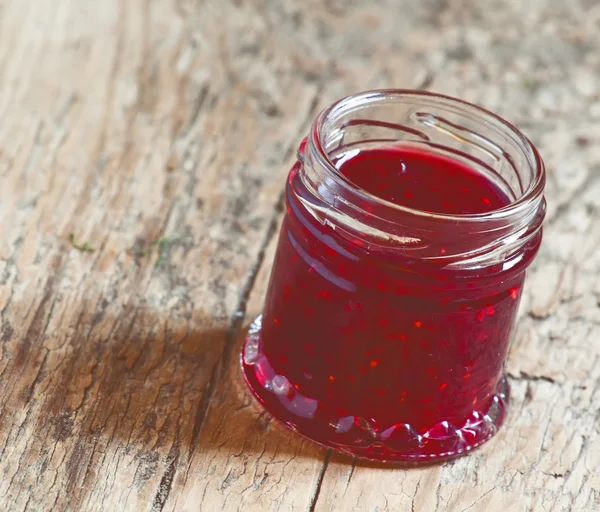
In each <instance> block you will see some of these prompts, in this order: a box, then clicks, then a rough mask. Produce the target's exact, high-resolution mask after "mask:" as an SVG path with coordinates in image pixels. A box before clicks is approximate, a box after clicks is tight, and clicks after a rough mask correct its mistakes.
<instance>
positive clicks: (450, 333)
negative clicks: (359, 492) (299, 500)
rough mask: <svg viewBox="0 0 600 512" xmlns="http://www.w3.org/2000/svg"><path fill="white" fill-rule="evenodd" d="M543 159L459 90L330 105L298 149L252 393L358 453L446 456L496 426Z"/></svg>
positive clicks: (253, 360) (252, 342)
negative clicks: (452, 94) (461, 96)
mask: <svg viewBox="0 0 600 512" xmlns="http://www.w3.org/2000/svg"><path fill="white" fill-rule="evenodd" d="M544 182H545V171H544V164H543V162H542V159H541V158H540V156H539V154H538V152H537V150H536V148H535V147H534V146H533V145H532V144H531V142H530V141H529V140H528V139H527V138H526V137H525V136H524V135H523V134H522V133H521V132H519V131H518V130H517V129H516V128H515V127H514V126H512V125H511V124H509V123H508V122H506V121H504V120H503V119H501V118H499V117H498V116H496V115H494V114H492V113H490V112H488V111H486V110H484V109H481V108H479V107H477V106H475V105H471V104H469V103H466V102H463V101H460V100H458V99H454V98H450V97H446V96H441V95H438V94H432V93H427V92H422V91H406V90H382V91H372V92H365V93H361V94H358V95H355V96H350V97H347V98H345V99H342V100H340V101H338V102H337V103H335V104H333V105H331V106H330V107H328V108H326V109H325V110H324V111H323V112H321V113H320V114H319V115H318V116H317V118H316V119H315V121H314V123H313V125H312V127H311V130H310V133H309V135H308V137H307V138H306V139H305V140H304V141H303V142H302V143H301V144H300V148H299V150H298V160H297V162H296V163H295V164H294V166H293V167H292V169H291V171H290V174H289V178H288V180H287V184H286V190H285V205H286V212H285V217H284V219H283V224H282V227H281V232H280V234H279V240H278V246H277V253H276V256H275V260H274V263H273V268H272V272H271V279H270V284H269V288H268V291H267V296H266V300H265V306H264V311H263V314H262V315H261V316H260V317H259V318H257V319H256V320H255V322H254V323H253V324H252V326H251V328H250V331H249V333H248V336H247V339H246V342H245V344H244V347H243V351H242V358H241V361H242V369H243V373H244V376H245V378H246V381H247V383H248V385H249V386H250V389H251V390H252V392H253V393H254V395H255V396H256V397H257V398H258V400H259V401H260V402H261V403H262V405H263V406H264V407H265V408H266V409H267V410H268V411H269V412H270V413H271V414H272V415H273V416H274V417H275V418H277V419H278V420H280V421H282V422H283V423H284V424H285V425H287V426H288V427H290V428H291V429H292V430H294V431H296V432H298V433H300V434H302V435H303V436H305V437H307V438H310V439H312V440H314V441H317V442H319V443H321V444H323V445H326V446H329V447H333V448H335V449H338V450H341V451H345V452H349V453H351V454H353V455H356V456H359V457H366V458H369V459H376V460H385V461H404V462H417V461H429V460H440V459H445V458H449V457H453V456H457V455H460V454H463V453H465V452H467V451H469V450H471V449H473V448H475V447H477V446H478V445H480V444H482V443H483V442H485V441H487V440H488V439H489V438H491V437H492V436H493V435H494V434H495V433H496V432H497V430H498V428H499V427H500V426H501V425H502V423H503V421H504V418H505V415H506V408H507V405H508V402H509V387H508V384H507V382H506V378H505V375H504V364H505V360H506V356H507V352H508V347H509V343H510V340H511V336H512V333H513V330H514V325H515V319H516V314H517V309H518V305H519V300H520V297H521V294H522V290H523V283H524V279H525V271H526V269H527V267H528V266H529V265H530V263H531V262H532V260H533V258H534V256H535V255H536V253H537V251H538V249H539V246H540V243H541V239H542V228H541V226H542V220H543V218H544V213H545V200H544V195H543V190H544Z"/></svg>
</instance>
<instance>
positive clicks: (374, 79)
mask: <svg viewBox="0 0 600 512" xmlns="http://www.w3.org/2000/svg"><path fill="white" fill-rule="evenodd" d="M599 77H600V2H599V1H598V0H535V1H530V2H522V1H517V0H478V1H475V0H471V1H467V0H463V1H460V0H456V1H455V0H423V1H409V0H370V1H368V2H367V1H359V0H351V1H350V0H348V1H342V0H339V1H336V0H329V1H328V0H302V1H301V0H212V1H211V0H30V1H25V0H0V178H1V181H0V235H1V236H0V314H1V324H0V510H2V511H21V510H39V511H50V510H52V511H63V510H73V511H77V510H86V511H110V512H112V511H125V510H127V511H129V510H132V511H138V510H139V511H153V512H158V511H198V510H202V511H209V512H212V511H221V510H225V511H236V510H240V511H262V510H281V511H313V510H314V511H327V510H339V511H343V512H346V511H351V510H358V511H379V512H382V511H418V512H421V511H423V512H432V511H472V512H478V511H484V512H492V511H499V512H508V511H535V512H544V511H556V512H558V511H568V510H579V511H594V510H600V467H599V465H600V443H599V428H600V420H599V417H600V416H599V412H600V361H599V357H600V213H599V212H600V78H599ZM392 86H393V87H404V88H418V87H422V88H428V89H430V90H434V91H437V92H441V93H446V94H451V95H456V96H460V97H462V98H464V99H466V100H469V101H473V102H476V103H479V104H481V105H483V106H485V107H487V108H489V109H491V110H494V111H496V112H497V113H499V114H500V115H502V116H504V117H506V118H507V119H509V120H511V121H513V122H514V123H515V124H516V125H518V126H519V127H520V128H522V129H523V130H524V131H525V132H526V133H527V134H529V136H530V137H531V138H532V139H533V140H534V142H535V143H536V144H537V145H538V147H539V149H540V151H541V152H542V154H543V156H544V157H545V159H546V162H547V166H548V178H549V179H548V187H547V196H548V200H549V212H548V218H547V223H546V230H545V241H544V245H543V249H542V250H541V253H540V255H539V258H538V259H537V260H536V262H535V264H534V266H533V267H532V269H531V272H530V276H529V281H528V287H527V292H526V296H525V298H524V301H523V307H522V311H521V313H522V314H521V320H520V324H519V328H518V332H517V335H516V338H515V342H514V344H513V346H512V350H511V354H510V359H509V362H508V370H509V372H510V376H511V378H510V382H511V385H512V390H513V402H512V407H511V412H510V416H509V418H508V422H507V424H506V426H505V427H504V428H503V430H502V431H501V433H500V434H498V436H497V437H496V438H495V439H494V440H493V441H491V442H489V443H488V444H487V445H485V446H484V447H483V448H481V449H479V450H477V451H476V452H474V453H472V454H471V455H469V456H468V457H464V458H461V459H458V460H455V461H453V462H448V463H445V464H442V465H436V466H431V467H426V468H420V469H399V468H396V469H390V468H386V467H385V466H381V465H375V464H365V463H362V462H357V461H355V460H352V459H351V458H348V457H342V456H340V455H338V454H336V453H332V452H330V451H326V450H324V449H321V448H319V447H317V446H316V445H314V444H312V443H310V442H308V441H303V440H302V439H300V438H299V437H296V436H293V435H290V434H289V433H288V432H287V431H285V430H284V429H282V428H281V427H279V426H277V425H276V424H274V423H273V421H271V419H270V418H269V416H268V415H267V414H265V413H264V412H262V411H261V410H260V408H258V407H257V406H256V405H255V403H254V401H253V400H251V398H250V396H249V393H248V392H247V391H246V390H245V389H244V386H243V384H242V383H241V377H240V372H239V368H238V352H239V346H240V342H241V340H242V338H243V332H244V330H245V329H246V328H247V325H248V323H249V322H250V321H251V320H252V319H253V317H254V316H255V315H256V314H257V313H258V312H259V311H260V308H261V304H262V300H263V297H264V291H265V284H266V278H267V276H268V272H269V266H270V261H271V258H272V255H273V248H274V243H275V240H276V231H277V227H278V223H279V220H280V217H281V198H282V196H281V191H282V186H283V183H284V180H285V176H286V174H287V172H288V170H289V168H290V166H291V163H292V161H293V160H294V153H295V149H296V147H297V145H298V143H299V142H300V140H301V139H302V137H303V136H304V135H305V134H306V133H307V129H308V126H309V123H310V121H311V119H312V118H313V116H314V115H315V113H316V112H317V111H318V110H319V109H320V108H322V107H324V106H326V105H327V104H328V103H329V102H331V101H332V100H334V99H337V98H339V97H341V96H344V95H346V94H349V93H352V92H357V91H360V90H364V89H370V88H382V87H392ZM72 233H74V234H75V237H76V244H73V241H72V239H71V234H72ZM85 242H88V245H85ZM75 245H77V246H78V247H79V249H78V248H76V247H75ZM86 249H89V250H86Z"/></svg>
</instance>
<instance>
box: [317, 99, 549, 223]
mask: <svg viewBox="0 0 600 512" xmlns="http://www.w3.org/2000/svg"><path fill="white" fill-rule="evenodd" d="M406 97H413V98H423V99H425V100H442V101H443V102H444V103H446V104H448V105H452V104H454V105H458V106H460V107H463V108H465V107H466V108H468V109H470V110H471V111H474V112H476V113H479V114H482V115H483V116H484V117H487V118H489V119H490V120H491V121H495V122H496V123H498V124H499V125H500V126H502V127H503V128H504V129H505V130H506V131H507V133H509V134H510V135H512V136H513V137H514V138H515V141H516V142H518V143H519V149H520V150H521V151H522V152H523V153H524V154H525V156H526V158H527V162H528V163H529V165H530V166H531V168H532V171H533V173H534V176H535V179H534V180H533V181H532V183H531V184H529V186H528V188H527V189H526V190H525V191H524V193H523V194H522V195H521V196H520V197H519V198H517V199H516V200H515V201H513V202H511V203H510V204H508V205H506V206H504V207H502V208H498V209H496V210H492V211H490V212H485V213H475V214H473V213H468V214H463V213H460V214H449V213H437V212H429V211H424V210H419V209H415V208H410V207H408V206H403V205H399V204H396V203H393V202H391V201H387V200H386V199H382V198H380V197H379V196H376V195H375V194H372V193H370V192H368V191H367V190H364V189H362V188H360V187H358V186H356V185H355V184H354V183H353V182H352V181H350V180H349V179H348V178H346V177H345V176H344V175H343V174H342V173H340V172H339V170H338V169H337V167H336V166H335V165H334V163H333V161H332V160H331V159H330V158H329V155H328V154H327V152H326V151H325V149H324V147H323V144H322V137H321V136H322V130H323V127H324V124H325V121H326V120H327V119H328V118H329V117H330V116H331V114H332V113H333V112H335V111H336V110H340V109H342V108H344V107H349V106H351V105H352V104H358V103H360V104H361V105H368V104H374V103H376V102H380V101H385V100H389V99H395V98H397V99H399V98H406ZM309 140H310V142H311V144H312V145H313V147H314V148H315V149H316V151H315V152H314V153H313V154H314V156H315V157H316V158H317V160H318V161H319V163H320V164H321V165H322V166H323V167H324V168H325V169H326V170H327V171H328V172H329V173H330V174H331V175H332V176H333V177H335V178H336V181H337V182H338V183H339V184H340V185H342V186H344V187H346V188H349V189H351V190H352V192H353V193H354V194H357V195H358V196H361V197H362V198H363V199H367V200H369V201H373V202H375V203H377V204H380V205H382V206H384V207H387V208H391V209H393V210H395V211H400V212H404V213H409V214H412V215H418V216H420V217H428V218H431V219H440V220H448V221H453V222H461V221H470V222H477V221H488V220H500V219H505V218H507V217H511V216H512V215H515V214H517V213H520V212H522V211H523V210H526V209H528V208H529V207H530V206H531V204H532V203H537V202H538V201H539V200H542V199H543V192H544V186H545V182H546V172H545V167H544V162H543V160H542V157H541V156H540V154H539V152H538V150H537V149H536V147H535V146H534V145H533V143H532V142H531V141H530V140H529V138H528V137H527V136H525V135H524V134H523V133H522V132H521V131H520V130H519V129H518V128H517V127H516V126H514V125H513V124H511V123H509V122H508V121H506V120H505V119H504V118H502V117H500V116H499V115H497V114H494V113H493V112H490V111H489V110H487V109H485V108H483V107H480V106H479V105H475V104H473V103H469V102H468V101H464V100H461V99H458V98H454V97H452V96H447V95H444V94H438V93H433V92H429V91H422V90H413V89H373V90H369V91H364V92H360V93H358V94H352V95H349V96H346V97H344V98H341V99H339V100H338V101H336V102H334V103H332V104H331V105H329V106H328V107H326V108H325V109H324V110H322V111H321V112H320V113H319V114H318V115H317V117H316V118H315V120H314V122H313V124H312V127H311V130H310V136H309Z"/></svg>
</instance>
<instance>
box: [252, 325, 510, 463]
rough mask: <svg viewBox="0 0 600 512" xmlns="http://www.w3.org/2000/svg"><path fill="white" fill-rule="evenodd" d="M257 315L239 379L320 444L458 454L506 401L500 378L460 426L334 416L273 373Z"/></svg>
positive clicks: (420, 457) (485, 432)
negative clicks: (388, 422)
mask: <svg viewBox="0 0 600 512" xmlns="http://www.w3.org/2000/svg"><path fill="white" fill-rule="evenodd" d="M261 323H262V315H261V316H259V317H258V318H257V319H256V320H255V321H254V322H253V323H252V325H251V326H250V329H249V331H248V335H247V337H246V340H245V343H244V346H243V348H242V354H241V366H242V372H243V374H244V378H245V379H246V382H247V384H248V386H249V387H250V389H251V391H252V393H253V394H254V396H255V397H256V398H257V399H258V400H259V402H260V403H261V404H262V405H263V406H264V407H265V408H266V409H267V410H268V411H269V412H270V413H271V414H272V415H273V416H274V417H275V418H276V419H277V420H279V421H281V422H282V423H283V424H284V425H286V426H287V427H288V428H290V429H291V430H293V431H294V432H297V433H299V434H301V435H302V436H304V437H306V438H308V439H310V440H312V441H315V442H317V443H319V444H321V445H324V446H327V447H331V448H333V449H335V450H338V451H341V452H345V453H349V454H351V455H354V456H357V457H361V458H366V459H370V460H376V461H385V462H404V463H410V462H433V461H440V460H444V459H449V458H453V457H458V456H460V455H463V454H465V453H467V452H469V451H471V450H473V449H474V448H477V447H478V446H480V445H481V444H483V443H484V442H486V441H487V440H489V439H490V438H491V437H493V436H494V434H495V433H496V432H497V431H498V429H499V427H500V426H501V425H502V423H503V422H504V418H505V416H506V409H507V406H508V402H509V385H508V382H507V381H506V378H505V377H503V378H502V379H500V382H499V384H498V386H497V390H496V393H495V394H494V395H493V397H492V398H491V400H490V401H489V402H488V403H487V406H486V407H485V408H484V409H483V410H474V411H473V412H472V413H471V414H470V415H469V417H468V418H467V419H466V420H465V421H464V422H463V423H462V425H460V426H456V425H453V424H452V423H450V422H448V421H440V422H438V423H436V424H435V425H432V426H431V427H430V428H428V429H425V430H421V431H417V430H415V429H414V428H413V427H412V426H411V425H410V424H408V423H395V424H393V425H378V424H377V422H376V421H375V420H374V419H371V418H364V417H360V416H351V415H346V416H342V417H340V416H339V415H338V414H335V412H334V411H332V410H331V409H330V408H328V407H327V406H326V405H325V404H323V403H320V402H319V401H318V400H315V399H312V398H310V397H307V396H304V395H302V394H301V393H300V392H298V391H297V390H296V389H295V388H294V387H293V386H292V384H291V383H290V381H289V380H288V379H287V377H286V376H284V375H279V374H277V373H276V372H275V371H274V370H273V367H272V366H271V364H270V362H269V360H268V358H267V357H266V355H265V354H264V353H263V352H262V350H261Z"/></svg>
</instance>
